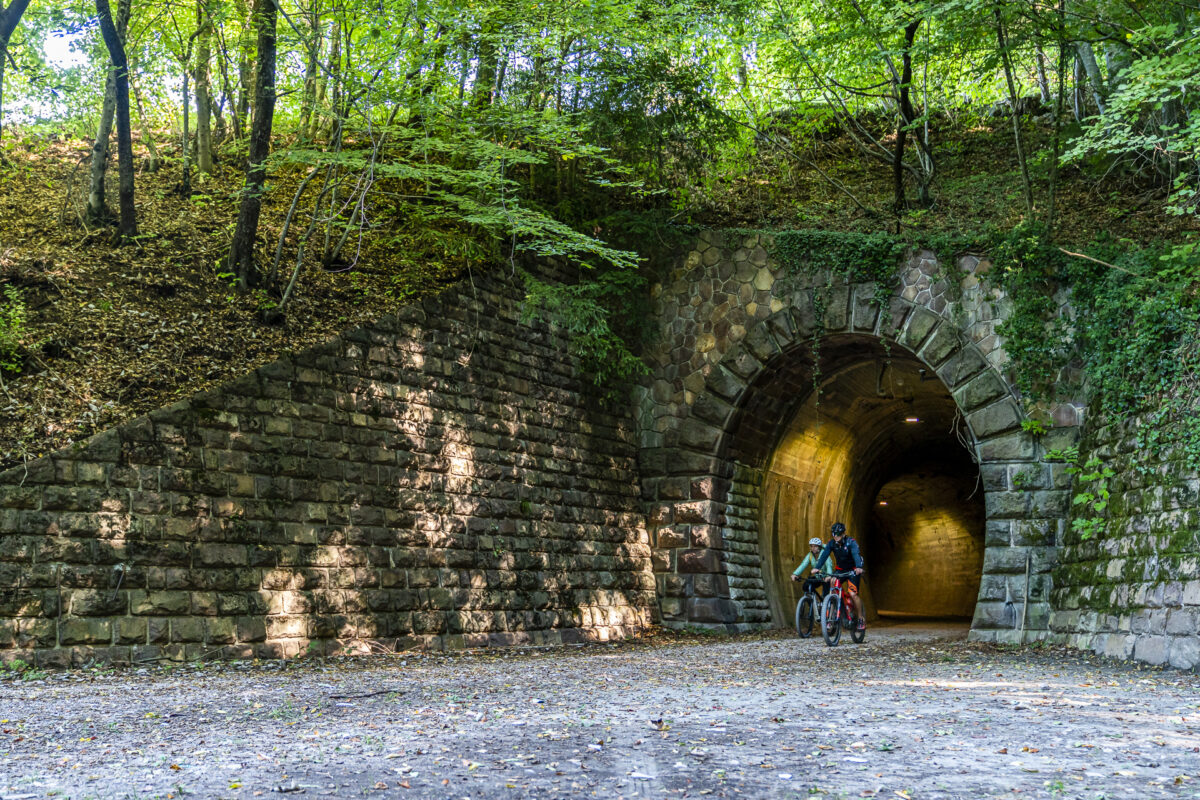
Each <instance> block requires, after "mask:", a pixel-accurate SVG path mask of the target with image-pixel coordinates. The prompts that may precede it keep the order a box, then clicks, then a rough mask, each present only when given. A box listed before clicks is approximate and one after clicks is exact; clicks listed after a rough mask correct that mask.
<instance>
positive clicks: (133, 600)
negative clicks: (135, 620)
mask: <svg viewBox="0 0 1200 800" xmlns="http://www.w3.org/2000/svg"><path fill="white" fill-rule="evenodd" d="M190 607H191V595H190V594H189V593H188V592H181V591H149V592H147V591H142V590H136V591H132V592H130V593H129V613H131V614H133V615H134V616H173V615H176V614H186V613H187V612H188V609H189V608H190Z"/></svg>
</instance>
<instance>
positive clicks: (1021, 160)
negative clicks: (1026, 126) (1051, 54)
mask: <svg viewBox="0 0 1200 800" xmlns="http://www.w3.org/2000/svg"><path fill="white" fill-rule="evenodd" d="M994 10H995V16H996V43H997V44H998V45H999V47H1000V62H1001V64H1002V65H1003V66H1004V81H1005V83H1006V84H1007V85H1008V100H1009V103H1011V104H1012V109H1011V111H1012V114H1011V116H1012V126H1013V143H1014V144H1015V145H1016V150H1017V163H1018V165H1019V166H1020V167H1021V182H1022V184H1023V187H1024V189H1025V215H1026V219H1028V220H1030V221H1032V220H1033V185H1032V182H1031V181H1030V180H1029V164H1028V162H1027V161H1026V159H1025V151H1024V149H1023V148H1022V147H1021V115H1020V114H1018V113H1017V86H1016V83H1015V82H1014V81H1013V67H1012V58H1011V56H1010V54H1009V52H1008V39H1007V37H1006V36H1005V35H1004V17H1003V16H1002V15H1001V13H1000V7H999V6H997V7H996V8H995V9H994Z"/></svg>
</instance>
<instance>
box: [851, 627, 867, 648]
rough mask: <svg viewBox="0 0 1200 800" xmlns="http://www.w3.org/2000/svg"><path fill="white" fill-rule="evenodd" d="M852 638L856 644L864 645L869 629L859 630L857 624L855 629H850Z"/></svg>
mask: <svg viewBox="0 0 1200 800" xmlns="http://www.w3.org/2000/svg"><path fill="white" fill-rule="evenodd" d="M850 638H851V639H853V640H854V643H855V644H862V642H863V639H866V638H867V629H866V628H863V629H862V630H859V629H858V624H857V623H855V624H854V627H853V628H851V629H850Z"/></svg>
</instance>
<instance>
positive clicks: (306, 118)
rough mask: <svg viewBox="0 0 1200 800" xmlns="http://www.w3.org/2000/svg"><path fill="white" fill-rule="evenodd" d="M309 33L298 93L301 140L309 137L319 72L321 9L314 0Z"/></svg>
mask: <svg viewBox="0 0 1200 800" xmlns="http://www.w3.org/2000/svg"><path fill="white" fill-rule="evenodd" d="M309 34H310V35H311V36H312V39H311V41H309V43H308V54H307V55H308V58H307V62H306V63H305V66H304V89H303V92H302V93H301V95H300V125H299V132H300V138H301V140H307V139H308V138H309V128H310V127H311V125H312V119H313V117H314V116H315V114H316V106H317V77H318V75H319V74H320V72H321V39H322V36H321V11H320V8H319V6H318V5H317V4H316V3H315V2H314V3H313V5H312V14H311V15H310V16H309Z"/></svg>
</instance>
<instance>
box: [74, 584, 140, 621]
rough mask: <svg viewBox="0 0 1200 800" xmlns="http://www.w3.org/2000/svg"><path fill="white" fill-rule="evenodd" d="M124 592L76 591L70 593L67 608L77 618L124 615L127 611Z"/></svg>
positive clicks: (126, 600) (101, 590)
mask: <svg viewBox="0 0 1200 800" xmlns="http://www.w3.org/2000/svg"><path fill="white" fill-rule="evenodd" d="M128 602H129V597H128V594H127V593H126V592H121V591H116V592H114V591H110V590H106V589H76V590H75V591H73V592H71V602H70V604H69V608H70V610H71V613H72V614H74V615H75V616H77V617H107V616H114V615H118V614H124V613H125V612H126V610H127V609H128Z"/></svg>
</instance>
